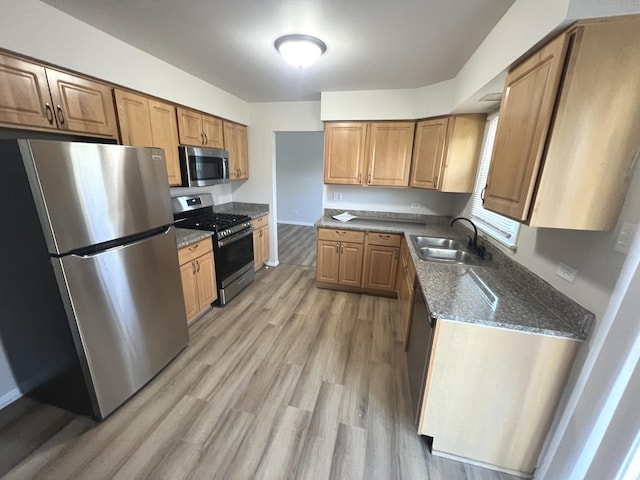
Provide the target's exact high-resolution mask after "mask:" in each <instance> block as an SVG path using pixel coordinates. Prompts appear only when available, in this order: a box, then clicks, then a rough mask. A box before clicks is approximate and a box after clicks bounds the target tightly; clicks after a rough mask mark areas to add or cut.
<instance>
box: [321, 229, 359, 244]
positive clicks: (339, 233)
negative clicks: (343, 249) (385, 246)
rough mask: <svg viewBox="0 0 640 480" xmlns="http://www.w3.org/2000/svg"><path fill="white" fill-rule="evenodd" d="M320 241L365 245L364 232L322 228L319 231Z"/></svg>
mask: <svg viewBox="0 0 640 480" xmlns="http://www.w3.org/2000/svg"><path fill="white" fill-rule="evenodd" d="M318 239H319V240H331V241H338V242H351V243H364V232H357V231H354V230H334V229H330V228H320V229H319V230H318Z"/></svg>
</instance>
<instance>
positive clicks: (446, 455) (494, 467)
mask: <svg viewBox="0 0 640 480" xmlns="http://www.w3.org/2000/svg"><path fill="white" fill-rule="evenodd" d="M431 453H432V454H433V455H436V456H438V457H444V458H448V459H449V460H456V461H458V462H464V463H470V464H471V465H475V466H476V467H482V468H488V469H489V470H496V471H498V472H503V473H508V474H509V475H515V476H516V477H522V478H533V474H532V473H525V472H521V471H519V470H513V469H511V468H506V467H500V466H498V465H494V464H492V463H485V462H480V461H478V460H472V459H471V458H467V457H461V456H459V455H452V454H450V453H446V452H442V451H440V450H435V449H431Z"/></svg>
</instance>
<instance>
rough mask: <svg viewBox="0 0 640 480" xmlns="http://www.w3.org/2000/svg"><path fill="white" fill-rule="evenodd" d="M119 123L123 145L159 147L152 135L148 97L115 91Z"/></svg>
mask: <svg viewBox="0 0 640 480" xmlns="http://www.w3.org/2000/svg"><path fill="white" fill-rule="evenodd" d="M114 96H115V99H116V108H117V110H118V123H119V124H120V135H121V138H122V144H123V145H133V146H135V147H157V146H159V145H156V144H155V143H153V138H152V135H151V121H150V118H149V100H148V99H147V97H144V96H142V95H138V94H136V93H133V92H127V91H124V90H117V89H116V90H114Z"/></svg>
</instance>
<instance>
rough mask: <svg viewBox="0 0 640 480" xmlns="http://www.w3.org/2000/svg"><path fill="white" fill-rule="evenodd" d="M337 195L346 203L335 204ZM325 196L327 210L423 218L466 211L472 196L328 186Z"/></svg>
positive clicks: (401, 189)
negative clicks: (402, 214) (335, 194)
mask: <svg viewBox="0 0 640 480" xmlns="http://www.w3.org/2000/svg"><path fill="white" fill-rule="evenodd" d="M334 193H340V194H342V200H334ZM323 196H324V208H334V209H339V210H372V211H379V212H397V213H416V214H422V215H454V214H456V213H458V212H459V211H460V210H461V209H462V208H463V206H464V205H465V203H466V201H467V199H468V198H469V195H468V194H464V193H441V192H436V191H433V190H423V189H420V188H382V187H361V186H355V185H325V186H324V195H323ZM416 207H417V208H416Z"/></svg>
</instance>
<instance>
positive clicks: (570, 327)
mask: <svg viewBox="0 0 640 480" xmlns="http://www.w3.org/2000/svg"><path fill="white" fill-rule="evenodd" d="M325 213H326V215H325V216H324V217H322V218H321V219H320V220H318V222H316V226H317V227H322V228H338V229H342V230H367V231H374V232H384V233H400V234H403V235H404V236H405V238H406V240H407V244H408V246H409V251H410V252H411V256H412V259H413V263H414V265H415V267H416V275H417V278H418V281H419V282H420V286H421V287H422V291H423V293H424V296H425V299H426V301H427V303H428V306H429V311H430V313H431V315H432V316H433V317H434V318H438V319H441V320H453V321H459V322H466V323H475V324H481V325H487V326H491V327H500V328H508V329H512V330H519V331H523V332H528V333H536V334H544V335H551V336H559V337H566V338H574V339H578V340H582V339H584V338H585V336H586V335H585V331H588V327H589V326H590V323H591V322H592V321H593V320H594V315H593V314H592V313H591V312H589V311H588V310H586V309H584V308H583V307H581V306H580V305H578V304H577V303H575V302H574V301H573V300H571V299H570V298H568V297H566V296H565V295H563V294H562V293H560V292H559V291H558V290H556V289H555V288H553V287H552V286H551V285H549V284H548V283H547V282H545V281H544V280H542V279H541V278H539V277H537V276H536V275H535V274H533V273H532V272H530V271H529V270H527V269H526V268H524V267H523V266H521V265H520V264H518V263H517V262H515V261H513V260H511V259H510V258H508V257H507V256H506V255H504V254H503V253H502V252H500V251H499V250H497V249H495V248H491V247H490V244H487V248H488V250H489V251H490V252H491V253H492V256H493V259H492V260H490V261H489V260H487V261H485V264H484V265H483V266H481V267H469V266H462V265H447V264H441V263H435V262H427V261H423V260H420V258H419V257H418V254H417V251H416V249H415V246H414V245H413V242H412V241H411V239H410V236H411V235H428V236H444V237H450V238H458V239H463V240H464V239H465V236H464V234H461V233H459V231H457V230H454V229H453V228H451V227H449V221H450V220H451V219H450V218H449V217H438V216H426V215H411V214H404V215H402V214H386V213H383V214H380V216H378V215H379V214H378V213H377V212H355V211H352V210H350V211H349V213H351V214H352V215H357V216H358V218H356V219H353V220H351V221H349V222H341V221H339V220H335V219H333V218H331V215H335V214H337V213H342V211H331V210H326V211H325Z"/></svg>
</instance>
